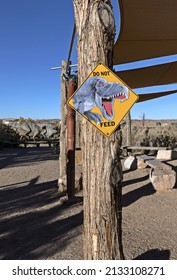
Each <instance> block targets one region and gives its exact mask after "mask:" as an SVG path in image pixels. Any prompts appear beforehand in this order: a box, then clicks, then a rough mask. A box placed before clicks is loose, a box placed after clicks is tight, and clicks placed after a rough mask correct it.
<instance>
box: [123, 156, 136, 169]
mask: <svg viewBox="0 0 177 280" xmlns="http://www.w3.org/2000/svg"><path fill="white" fill-rule="evenodd" d="M124 167H125V168H126V169H130V170H135V169H136V168H137V159H136V158H135V157H134V156H129V157H128V158H127V159H126V160H125V161H124Z"/></svg>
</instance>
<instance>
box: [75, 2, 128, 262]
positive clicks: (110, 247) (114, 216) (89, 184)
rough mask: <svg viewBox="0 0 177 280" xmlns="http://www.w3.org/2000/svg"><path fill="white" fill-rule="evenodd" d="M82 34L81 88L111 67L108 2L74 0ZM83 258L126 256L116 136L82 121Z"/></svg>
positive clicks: (111, 31) (111, 30) (111, 20)
mask: <svg viewBox="0 0 177 280" xmlns="http://www.w3.org/2000/svg"><path fill="white" fill-rule="evenodd" d="M73 4H74V11H75V19H76V28H77V33H78V78H79V85H80V84H81V83H82V82H83V81H84V80H85V79H86V77H87V76H88V74H90V72H91V71H92V70H93V69H94V67H95V66H96V65H97V63H98V62H102V63H105V64H106V65H107V66H108V67H111V66H112V51H113V44H114V35H115V24H114V16H113V12H112V6H111V3H110V1H105V0H100V1H96V0H84V1H80V0H73ZM81 132H82V135H81V149H82V155H83V158H82V163H83V194H84V258H85V259H94V260H96V259H100V260H101V259H102V260H106V259H110V260H111V259H120V258H123V252H122V240H121V218H122V216H121V215H122V204H121V197H122V190H121V180H122V167H121V164H120V159H119V141H118V140H119V139H118V135H119V134H118V132H117V133H115V134H114V135H112V136H111V137H110V138H109V139H108V138H106V137H105V136H104V135H102V134H101V133H100V132H98V131H97V129H96V128H95V127H93V126H92V125H91V124H90V123H89V122H87V121H86V120H85V119H84V118H83V120H82V131H81Z"/></svg>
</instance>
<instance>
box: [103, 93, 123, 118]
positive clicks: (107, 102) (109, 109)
mask: <svg viewBox="0 0 177 280" xmlns="http://www.w3.org/2000/svg"><path fill="white" fill-rule="evenodd" d="M114 99H118V100H125V99H126V95H125V93H119V94H115V95H113V96H111V97H103V98H102V106H103V107H104V109H105V111H106V113H107V114H108V115H109V116H112V115H113V100H114Z"/></svg>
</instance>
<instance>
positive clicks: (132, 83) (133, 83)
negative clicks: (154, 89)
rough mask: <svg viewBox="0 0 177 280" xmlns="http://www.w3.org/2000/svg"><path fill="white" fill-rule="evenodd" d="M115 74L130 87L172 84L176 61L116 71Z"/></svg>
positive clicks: (176, 66)
mask: <svg viewBox="0 0 177 280" xmlns="http://www.w3.org/2000/svg"><path fill="white" fill-rule="evenodd" d="M116 74H117V76H118V77H119V78H121V79H122V80H123V81H124V82H125V83H126V84H127V85H128V86H129V87H131V88H141V87H149V86H154V85H157V86H158V85H165V84H173V83H177V62H171V63H166V64H161V65H156V66H150V67H145V68H138V69H133V70H126V71H116Z"/></svg>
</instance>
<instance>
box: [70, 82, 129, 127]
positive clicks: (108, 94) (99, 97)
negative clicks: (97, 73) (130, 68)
mask: <svg viewBox="0 0 177 280" xmlns="http://www.w3.org/2000/svg"><path fill="white" fill-rule="evenodd" d="M128 98H129V89H128V87H126V86H125V85H122V84H119V83H118V82H108V81H107V80H105V79H104V78H101V77H90V78H88V79H87V80H86V81H85V83H84V84H83V85H82V86H81V87H80V89H79V90H78V91H77V92H76V94H75V95H74V96H73V97H72V101H73V105H74V108H75V110H77V111H78V112H79V113H81V114H82V115H84V116H86V117H87V118H88V120H89V121H94V122H95V123H96V124H97V125H99V124H100V123H101V122H103V118H102V117H104V118H105V119H106V120H108V121H111V120H113V119H114V116H115V112H114V102H115V101H116V100H119V101H120V102H123V101H125V100H127V99H128ZM95 106H96V107H98V108H99V109H100V113H101V114H99V113H95V112H92V109H93V108H94V107H95Z"/></svg>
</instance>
